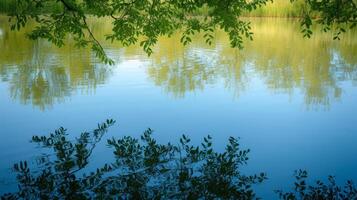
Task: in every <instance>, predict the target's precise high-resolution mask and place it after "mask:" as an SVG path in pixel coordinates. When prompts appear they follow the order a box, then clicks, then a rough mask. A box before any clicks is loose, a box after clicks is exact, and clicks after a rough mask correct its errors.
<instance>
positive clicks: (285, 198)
mask: <svg viewBox="0 0 357 200" xmlns="http://www.w3.org/2000/svg"><path fill="white" fill-rule="evenodd" d="M295 178H296V181H295V183H294V189H293V191H290V192H283V191H282V190H277V191H276V192H277V194H278V195H279V198H280V199H282V200H320V199H322V200H352V199H357V188H356V187H355V186H354V184H353V182H352V181H347V183H346V185H345V186H343V187H341V186H339V185H337V183H336V181H335V178H334V177H333V176H329V177H328V182H327V183H324V182H323V181H320V180H318V181H316V184H314V185H309V184H308V183H307V178H308V174H307V171H305V170H298V171H296V172H295Z"/></svg>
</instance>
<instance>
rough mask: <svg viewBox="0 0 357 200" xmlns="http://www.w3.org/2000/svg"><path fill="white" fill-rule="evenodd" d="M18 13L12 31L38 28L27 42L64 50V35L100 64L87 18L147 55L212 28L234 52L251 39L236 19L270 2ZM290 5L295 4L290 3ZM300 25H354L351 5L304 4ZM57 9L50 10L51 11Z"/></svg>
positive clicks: (151, 3)
mask: <svg viewBox="0 0 357 200" xmlns="http://www.w3.org/2000/svg"><path fill="white" fill-rule="evenodd" d="M16 1H17V3H16V9H14V12H13V13H10V16H12V18H10V19H14V23H13V24H12V28H13V29H20V28H21V27H24V26H25V25H26V24H27V22H28V21H29V20H30V19H31V20H34V21H35V22H36V24H37V26H36V28H35V29H34V30H33V31H32V32H31V33H29V37H30V38H31V39H37V38H45V39H47V40H49V41H50V42H52V43H54V44H56V45H57V46H62V45H64V39H65V37H66V36H67V35H71V37H72V38H73V39H74V40H75V42H76V45H77V46H78V47H85V46H88V45H90V46H91V48H92V49H93V51H94V52H95V53H96V55H97V57H99V58H100V59H101V60H102V61H103V62H105V63H109V64H113V61H112V60H111V59H110V58H108V57H107V55H106V54H105V51H104V49H103V47H102V46H101V44H100V43H99V41H98V40H97V39H96V38H95V36H94V35H93V32H92V30H91V29H90V27H89V26H88V23H87V19H88V14H90V15H91V16H94V17H107V18H108V19H110V20H112V24H113V28H112V32H111V33H110V34H108V35H107V36H106V39H108V40H111V41H119V42H120V43H122V44H123V45H124V46H129V45H132V44H135V43H139V44H140V45H141V46H142V47H143V50H144V51H145V52H146V53H147V54H148V55H150V54H151V53H152V52H153V50H152V46H153V45H155V43H156V42H157V39H158V37H159V36H161V35H168V36H170V35H171V34H172V33H173V32H174V31H176V30H178V29H180V30H182V31H183V33H182V37H181V42H182V43H183V44H185V45H186V44H188V43H190V42H191V36H192V35H193V34H195V33H197V32H204V39H205V41H206V42H207V43H208V44H211V43H212V40H213V38H214V36H213V31H214V30H215V29H216V28H220V29H223V30H224V31H225V32H227V34H228V35H229V39H230V42H231V46H232V47H238V48H242V47H243V44H242V43H243V38H244V37H246V38H249V39H252V35H253V33H252V32H251V31H250V23H249V21H247V20H242V19H241V18H239V17H240V16H241V14H242V13H244V12H247V11H248V12H249V11H252V10H254V9H256V8H257V7H260V6H264V5H265V4H266V3H267V2H268V1H269V0H247V1H246V0H16ZM291 1H294V0H291ZM305 4H306V8H305V10H304V15H303V16H304V17H303V20H302V24H301V25H302V28H303V33H304V36H306V37H310V36H311V34H312V32H311V25H312V22H313V21H314V19H313V18H312V17H311V16H315V17H316V16H317V17H316V18H315V21H316V22H317V23H320V24H323V25H324V30H325V31H327V30H330V29H331V28H334V27H333V25H334V24H335V23H337V24H348V26H349V27H350V28H353V27H355V26H356V21H357V9H356V2H355V0H305ZM50 6H52V7H56V8H57V9H55V10H51V9H49V7H50ZM202 8H207V9H208V10H209V12H208V13H207V14H206V15H205V16H196V15H194V13H196V12H197V10H199V9H202ZM342 32H345V28H344V26H338V27H337V28H336V36H335V39H339V35H340V34H341V33H342ZM139 38H142V39H139Z"/></svg>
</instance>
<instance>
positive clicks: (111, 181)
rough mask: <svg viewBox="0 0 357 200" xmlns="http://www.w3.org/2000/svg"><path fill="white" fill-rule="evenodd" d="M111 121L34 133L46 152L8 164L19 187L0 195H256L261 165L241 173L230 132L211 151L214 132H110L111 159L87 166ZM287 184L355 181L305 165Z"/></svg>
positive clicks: (307, 195) (347, 190)
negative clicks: (174, 139) (192, 135)
mask: <svg viewBox="0 0 357 200" xmlns="http://www.w3.org/2000/svg"><path fill="white" fill-rule="evenodd" d="M114 123H115V121H114V120H107V121H106V122H105V123H102V124H98V128H96V129H95V130H94V131H92V132H91V133H89V132H83V133H82V134H81V135H80V137H78V138H77V139H75V140H74V141H71V140H69V139H68V135H67V130H66V129H64V128H59V129H58V130H56V131H55V132H54V133H51V134H50V135H49V136H33V137H32V142H34V143H36V144H38V145H39V146H40V147H42V148H44V149H48V150H47V153H45V154H42V155H41V156H39V157H38V162H37V166H29V164H28V162H26V161H21V162H19V163H17V164H15V165H14V167H13V169H14V172H15V173H16V174H17V182H18V191H17V192H13V193H7V194H4V195H3V196H1V199H2V200H6V199H20V198H21V199H242V200H249V199H256V194H255V191H254V187H253V186H254V185H256V184H260V183H262V182H263V181H264V180H266V179H267V176H266V174H265V173H260V174H254V175H244V174H243V173H242V172H241V169H242V166H244V165H246V164H247V161H248V153H249V149H248V150H243V149H241V147H240V145H239V143H238V142H239V141H238V139H235V138H233V137H231V138H229V143H228V144H227V146H226V148H225V150H224V152H216V151H215V150H214V148H213V147H212V138H211V137H210V136H208V137H206V138H204V140H203V142H202V144H201V145H200V146H194V145H191V144H190V139H189V138H188V137H187V136H185V135H183V136H182V138H181V139H180V141H179V143H178V144H177V145H174V144H170V143H168V144H164V145H162V144H158V143H157V142H156V140H155V139H154V138H153V137H152V130H151V129H148V130H146V131H145V132H144V133H143V135H142V136H141V140H138V139H135V138H133V137H131V136H124V137H123V138H121V139H115V138H112V139H109V140H108V141H107V145H108V146H109V147H110V148H112V149H113V153H114V157H115V160H114V162H112V163H108V164H104V165H103V166H102V167H100V168H98V169H96V170H95V171H92V172H91V171H89V170H88V166H89V162H90V160H91V155H92V153H93V152H94V150H95V147H96V145H98V144H99V142H100V141H101V140H102V137H103V135H104V134H105V133H106V132H107V130H108V128H109V127H110V126H112V125H113V124H114ZM295 177H296V182H295V183H294V187H293V188H294V189H293V190H292V191H291V192H283V191H282V190H277V191H276V193H277V195H278V197H279V198H280V199H283V200H298V199H301V200H320V199H324V200H325V199H326V200H352V199H356V198H357V189H356V187H355V186H354V184H353V182H352V181H348V182H347V184H346V185H345V186H343V187H341V186H339V185H337V184H336V182H335V179H334V177H332V176H330V177H329V178H328V182H327V183H324V182H322V181H317V182H316V184H312V185H309V184H308V182H307V172H306V171H304V170H299V171H297V172H296V175H295Z"/></svg>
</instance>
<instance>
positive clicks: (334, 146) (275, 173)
mask: <svg viewBox="0 0 357 200" xmlns="http://www.w3.org/2000/svg"><path fill="white" fill-rule="evenodd" d="M252 21H253V32H254V33H255V36H254V41H253V42H249V41H247V42H246V43H245V49H244V50H242V51H239V50H236V49H232V48H230V47H229V41H228V39H227V36H226V35H225V34H224V33H223V32H221V31H217V32H216V34H215V36H216V39H215V42H214V44H213V45H212V46H208V45H206V44H204V41H203V40H202V39H200V36H199V35H198V36H196V37H195V38H194V40H193V43H192V44H191V45H189V46H186V47H183V46H182V45H181V44H180V42H179V41H180V34H179V33H177V34H174V35H173V36H172V37H171V38H160V40H159V42H158V44H157V46H156V47H155V50H154V54H153V55H152V56H151V57H147V56H146V55H145V54H144V53H143V51H142V50H141V48H140V47H138V46H133V47H128V48H122V47H121V46H120V45H119V44H110V43H108V42H105V41H104V38H102V35H104V34H105V33H108V32H109V31H110V22H109V21H106V20H101V21H93V22H92V23H91V24H92V28H93V30H95V32H96V33H97V35H98V37H99V39H101V40H102V41H103V45H104V46H105V49H106V51H107V52H108V54H109V55H110V56H111V57H112V58H114V59H115V60H116V65H115V66H105V65H103V64H101V63H100V62H98V60H97V59H96V58H95V56H94V55H93V53H92V52H91V51H90V50H89V49H81V50H78V49H76V48H75V47H73V45H72V44H71V39H70V38H69V39H68V41H67V43H68V44H69V45H67V46H65V47H63V48H56V47H54V46H53V45H51V44H49V43H48V42H46V41H42V40H39V41H30V40H27V39H24V34H25V32H26V31H27V30H23V31H20V32H11V31H10V30H9V25H8V23H7V19H6V17H0V127H1V129H0V193H3V192H6V191H10V190H13V189H14V184H15V182H14V175H13V174H11V170H10V167H11V166H12V164H13V163H14V162H16V161H19V160H22V159H27V160H30V159H33V158H34V156H35V155H36V153H38V152H39V150H38V149H36V148H35V147H34V145H33V144H30V143H29V140H30V138H31V136H32V135H35V134H37V135H43V134H47V133H49V132H51V131H53V130H54V129H56V128H58V127H60V126H64V127H66V128H68V130H69V133H70V135H71V137H75V136H77V135H78V134H79V133H80V132H81V131H84V130H91V128H92V127H95V126H96V123H98V122H101V121H103V120H105V119H107V118H113V119H116V120H117V122H118V123H117V124H116V126H115V127H113V128H112V129H111V130H110V131H109V133H108V135H107V137H113V136H115V137H121V136H123V135H133V136H139V135H140V134H141V133H142V132H143V131H144V130H145V129H146V128H148V127H150V128H152V129H154V130H155V136H156V138H157V139H158V140H159V141H160V142H164V143H166V142H168V141H171V142H175V141H177V139H178V138H179V137H180V135H181V134H183V133H184V134H187V135H189V136H190V137H191V138H192V140H193V142H194V143H197V144H198V143H199V142H200V140H201V139H202V138H203V137H204V136H206V135H207V134H210V135H212V137H213V138H214V143H215V147H216V148H217V149H223V148H224V145H225V143H226V142H227V139H228V137H229V136H235V137H240V138H241V143H242V145H243V146H244V147H246V148H250V149H251V154H250V161H249V164H248V166H247V167H246V168H245V169H244V171H246V172H247V173H253V172H254V173H255V172H261V171H264V172H267V173H268V176H269V180H268V181H267V182H266V183H265V184H264V185H262V186H259V187H258V188H257V191H258V195H259V196H262V197H266V198H268V199H269V198H273V197H275V196H274V194H273V192H272V190H274V189H281V188H286V187H287V186H286V183H287V182H289V183H292V180H293V178H292V174H293V171H294V170H295V169H300V168H302V169H308V170H309V172H310V174H311V175H312V177H313V178H324V177H326V176H327V175H330V174H331V175H336V176H337V181H339V182H343V181H345V180H346V179H353V180H355V181H357V171H356V169H357V158H356V152H357V145H356V142H357V116H356V113H357V37H356V36H357V33H356V32H348V33H346V34H345V35H344V36H343V38H342V40H341V41H333V40H332V35H331V34H330V33H320V32H319V31H318V30H317V31H316V32H315V35H314V36H313V37H312V38H311V39H309V40H308V39H303V38H302V35H301V33H300V29H299V22H298V21H293V20H284V19H252ZM104 143H105V142H103V145H101V146H99V147H98V148H97V151H96V153H95V154H94V158H93V163H96V164H98V163H99V164H100V163H103V162H105V161H108V160H110V158H111V157H112V154H111V153H110V150H109V149H107V148H106V146H105V145H104Z"/></svg>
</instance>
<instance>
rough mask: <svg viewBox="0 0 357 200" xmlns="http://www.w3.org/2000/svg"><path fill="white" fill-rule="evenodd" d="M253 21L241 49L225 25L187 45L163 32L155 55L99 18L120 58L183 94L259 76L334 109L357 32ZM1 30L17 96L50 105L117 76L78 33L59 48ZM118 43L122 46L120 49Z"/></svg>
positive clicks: (6, 73) (311, 103)
mask: <svg viewBox="0 0 357 200" xmlns="http://www.w3.org/2000/svg"><path fill="white" fill-rule="evenodd" d="M1 19H2V20H4V18H1ZM252 21H253V25H252V28H253V32H254V33H255V36H254V41H253V42H250V41H246V42H245V48H244V49H243V50H241V51H238V50H236V49H232V48H230V46H229V42H228V39H227V36H226V35H225V34H224V33H223V32H222V31H219V30H217V31H216V33H215V36H216V37H215V42H214V44H213V45H212V46H208V45H206V44H205V43H204V41H202V39H201V38H202V36H200V35H196V36H195V37H196V38H193V43H192V44H191V45H189V46H186V47H184V46H182V45H181V44H180V37H181V34H180V33H175V34H173V35H172V37H170V38H166V37H165V38H160V39H159V41H158V44H157V46H156V47H155V49H154V54H152V56H151V57H149V58H147V57H146V55H145V54H143V52H142V50H141V47H139V46H130V47H126V48H123V47H122V46H121V45H120V44H116V43H114V44H111V43H107V42H105V38H104V35H105V34H106V33H107V32H109V31H110V28H111V23H110V20H104V19H103V20H101V21H92V23H91V24H92V28H93V30H96V35H97V37H98V38H99V39H100V40H101V41H103V45H104V46H105V47H106V49H107V51H108V53H109V55H112V56H113V57H115V58H116V59H117V60H126V59H139V60H147V61H148V63H149V64H148V66H147V75H148V77H149V78H150V80H152V82H153V83H154V84H155V85H157V86H160V87H162V88H163V90H164V91H165V92H166V93H168V94H169V95H172V96H174V97H176V98H183V97H185V95H186V94H187V93H190V92H195V91H200V90H204V89H205V88H206V86H207V85H211V84H216V83H217V82H223V84H224V85H225V87H226V88H227V89H229V90H231V91H232V93H234V95H239V94H241V93H242V92H243V91H245V90H247V88H249V86H250V85H252V84H254V82H252V81H253V80H254V79H253V78H252V77H258V79H259V80H261V81H263V82H264V84H265V86H266V87H267V88H268V89H269V90H271V91H273V92H279V93H286V94H289V95H291V94H294V92H299V93H302V95H303V98H304V101H305V104H306V106H307V107H319V106H322V107H326V108H328V107H329V105H330V104H331V103H332V102H333V101H335V100H338V99H339V98H340V97H341V94H342V89H343V88H342V86H341V83H342V82H344V81H350V82H352V83H354V84H355V83H356V81H357V58H356V56H354V55H356V54H357V39H356V37H354V35H355V32H352V31H350V32H348V33H346V34H345V35H344V37H343V38H342V40H341V41H333V40H332V35H331V34H329V33H320V32H319V31H318V30H316V31H314V36H313V37H312V38H311V39H304V38H302V36H301V34H300V29H299V24H298V21H293V20H277V19H264V20H260V19H252ZM4 24H6V23H4ZM1 28H2V29H3V35H2V37H0V48H1V52H2V53H1V54H0V77H1V79H2V80H3V81H7V82H9V85H10V90H11V96H12V97H13V98H14V99H19V100H20V101H21V102H22V103H32V104H33V105H35V106H38V107H40V108H42V109H45V108H46V107H48V106H50V105H52V104H54V103H55V102H58V101H62V100H64V99H65V97H69V96H71V95H72V94H73V93H75V92H76V91H86V92H89V91H95V88H96V87H97V86H98V84H104V83H105V82H106V80H107V79H108V77H110V76H112V75H113V73H112V70H111V68H110V67H108V66H104V65H101V64H99V63H98V61H97V60H95V59H94V58H93V55H91V51H90V49H81V50H80V51H79V50H76V48H75V47H73V45H71V39H70V38H69V39H68V45H67V46H65V47H63V48H54V47H53V46H51V45H49V44H48V43H47V42H45V41H35V42H33V41H29V40H24V39H23V35H24V33H25V32H26V30H23V31H22V32H11V33H10V30H9V27H7V26H4V27H1ZM118 49H122V50H121V51H120V53H118V51H117V50H118Z"/></svg>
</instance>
